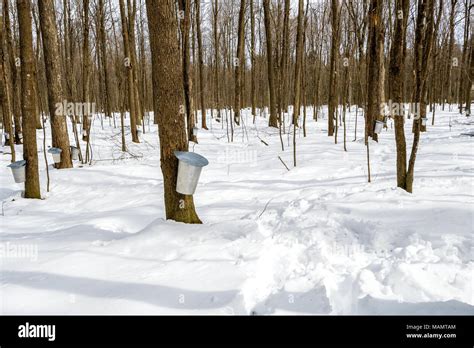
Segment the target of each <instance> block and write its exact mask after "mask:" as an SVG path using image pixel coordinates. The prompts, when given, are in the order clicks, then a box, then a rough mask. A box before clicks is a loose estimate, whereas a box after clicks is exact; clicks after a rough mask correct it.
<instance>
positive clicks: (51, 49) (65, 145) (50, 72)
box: [38, 0, 72, 169]
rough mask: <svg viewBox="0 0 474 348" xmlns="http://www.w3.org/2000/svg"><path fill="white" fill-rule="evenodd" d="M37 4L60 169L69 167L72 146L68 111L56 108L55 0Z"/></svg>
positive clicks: (58, 66)
mask: <svg viewBox="0 0 474 348" xmlns="http://www.w3.org/2000/svg"><path fill="white" fill-rule="evenodd" d="M38 7H39V19H40V23H41V35H42V38H43V50H44V61H45V67H46V79H47V83H48V105H49V116H50V120H51V135H52V141H53V147H57V148H60V149H61V150H62V151H61V162H60V163H56V164H55V166H56V168H59V169H63V168H72V159H71V149H70V147H69V136H68V131H67V124H66V117H67V112H66V110H62V111H63V112H60V111H59V110H58V108H61V105H62V102H63V86H62V77H63V73H62V70H61V57H60V55H59V40H58V32H57V28H56V14H55V9H54V3H53V2H51V1H49V0H39V1H38Z"/></svg>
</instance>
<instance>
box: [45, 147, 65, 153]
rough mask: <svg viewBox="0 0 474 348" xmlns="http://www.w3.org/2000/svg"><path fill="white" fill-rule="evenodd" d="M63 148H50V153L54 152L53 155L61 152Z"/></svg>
mask: <svg viewBox="0 0 474 348" xmlns="http://www.w3.org/2000/svg"><path fill="white" fill-rule="evenodd" d="M62 151H63V150H62V149H60V148H58V147H52V148H50V149H49V150H48V153H52V154H53V155H55V154H59V153H61V152H62Z"/></svg>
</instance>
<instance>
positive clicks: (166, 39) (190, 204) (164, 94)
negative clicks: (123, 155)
mask: <svg viewBox="0 0 474 348" xmlns="http://www.w3.org/2000/svg"><path fill="white" fill-rule="evenodd" d="M146 5H147V6H146V7H147V15H148V28H149V32H150V47H151V53H152V79H153V99H154V103H153V104H154V111H155V114H158V115H159V117H158V129H159V137H160V154H161V171H162V173H163V181H164V191H165V209H166V218H167V219H172V220H175V221H180V222H186V223H201V220H200V219H199V217H198V215H197V214H196V211H195V208H194V201H193V196H185V195H182V194H179V193H178V192H176V180H177V173H178V160H177V158H176V157H175V155H174V151H177V150H178V151H186V150H187V149H188V143H187V141H186V132H185V123H184V118H183V115H182V114H180V112H179V111H180V110H179V109H180V104H181V100H182V89H181V86H180V84H179V83H177V81H180V80H181V79H182V72H181V71H180V66H179V65H178V64H176V62H179V60H180V52H179V45H178V41H177V39H176V38H177V31H178V24H177V22H176V10H175V2H174V1H173V0H147V1H146Z"/></svg>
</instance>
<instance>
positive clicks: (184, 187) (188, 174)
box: [174, 151, 209, 195]
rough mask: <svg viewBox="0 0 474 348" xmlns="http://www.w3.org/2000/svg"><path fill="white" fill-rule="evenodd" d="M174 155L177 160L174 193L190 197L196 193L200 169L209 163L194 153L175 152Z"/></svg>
mask: <svg viewBox="0 0 474 348" xmlns="http://www.w3.org/2000/svg"><path fill="white" fill-rule="evenodd" d="M174 155H175V156H176V158H178V160H179V165H178V179H177V183H176V192H178V193H181V194H183V195H192V194H194V191H196V186H197V183H198V181H199V176H200V175H201V170H202V167H205V166H207V165H208V164H209V161H208V160H207V159H206V158H205V157H203V156H201V155H198V154H197V153H194V152H185V151H175V152H174Z"/></svg>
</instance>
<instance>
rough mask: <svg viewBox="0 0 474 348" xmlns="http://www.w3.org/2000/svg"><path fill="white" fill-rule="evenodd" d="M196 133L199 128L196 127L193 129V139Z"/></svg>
mask: <svg viewBox="0 0 474 348" xmlns="http://www.w3.org/2000/svg"><path fill="white" fill-rule="evenodd" d="M198 132H199V128H198V127H193V135H194V136H195V137H197V135H198Z"/></svg>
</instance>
